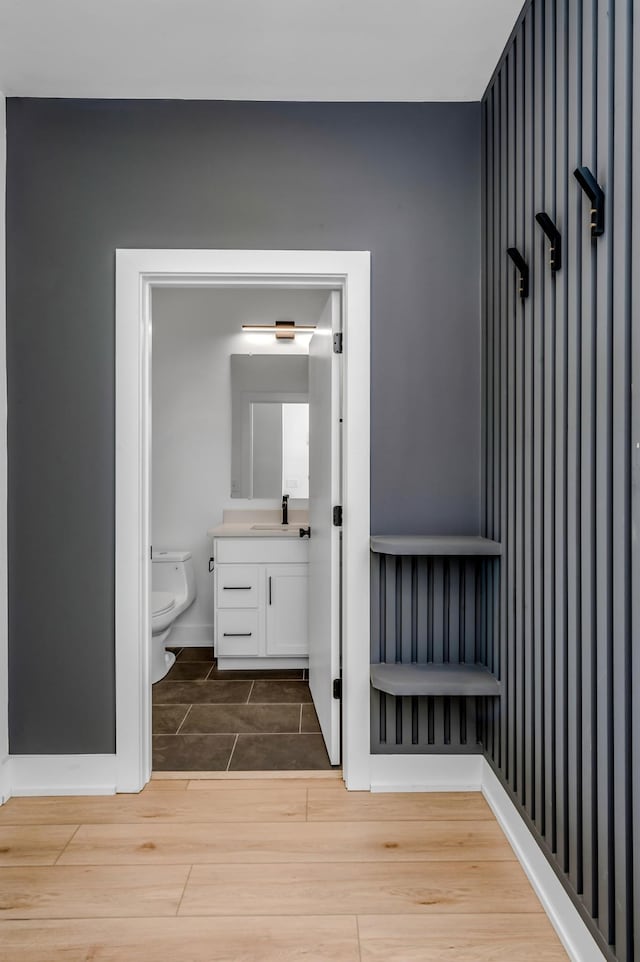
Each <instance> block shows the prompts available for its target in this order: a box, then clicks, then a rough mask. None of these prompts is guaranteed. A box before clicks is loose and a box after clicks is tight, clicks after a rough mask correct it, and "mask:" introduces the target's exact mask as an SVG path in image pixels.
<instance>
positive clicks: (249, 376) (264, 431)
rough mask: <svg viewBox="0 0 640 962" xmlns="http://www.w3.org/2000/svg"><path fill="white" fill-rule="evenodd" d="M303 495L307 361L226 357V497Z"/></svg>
mask: <svg viewBox="0 0 640 962" xmlns="http://www.w3.org/2000/svg"><path fill="white" fill-rule="evenodd" d="M283 494H288V495H290V496H291V497H292V498H308V497H309V358H308V357H307V356H306V355H302V354H297V355H293V356H289V357H282V356H281V355H270V354H250V355H245V354H233V355H232V356H231V497H232V498H268V499H271V498H280V497H282V495H283Z"/></svg>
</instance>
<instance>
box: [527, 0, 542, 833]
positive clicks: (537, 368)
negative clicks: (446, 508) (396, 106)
mask: <svg viewBox="0 0 640 962" xmlns="http://www.w3.org/2000/svg"><path fill="white" fill-rule="evenodd" d="M533 16H534V31H535V33H534V45H533V46H534V51H533V65H532V66H533V72H534V80H533V89H534V108H533V123H534V126H535V129H534V151H533V157H534V176H533V182H534V190H533V195H534V205H535V202H536V201H539V200H541V199H542V198H544V187H545V180H544V178H545V165H544V146H545V145H544V129H545V127H544V116H545V113H544V112H545V86H544V81H545V74H544V70H545V55H544V51H545V33H544V31H545V7H544V5H543V4H541V3H539V4H537V5H536V6H535V8H534V10H533ZM535 229H536V225H535V222H534V220H533V218H532V221H531V231H532V239H531V262H532V265H533V267H534V271H535V274H534V281H533V283H534V285H535V294H534V301H533V305H532V308H533V311H532V313H533V316H532V321H531V324H532V327H533V359H532V364H533V442H532V443H533V452H532V457H533V493H532V499H531V508H530V517H531V522H530V523H531V525H532V528H533V562H532V563H533V569H532V592H533V597H532V615H533V638H532V645H533V664H532V667H531V682H530V684H531V685H532V687H533V697H534V715H535V725H534V739H533V788H534V791H533V794H532V796H531V817H532V819H533V821H534V822H535V823H536V825H537V828H538V831H539V832H540V833H541V834H544V824H545V823H544V798H545V782H544V731H545V707H544V650H543V630H542V628H543V615H544V601H543V590H542V588H543V585H542V577H543V575H542V573H543V564H542V559H543V551H544V540H543V539H544V520H543V519H544V499H543V471H544V460H543V443H544V442H543V429H544V424H543V417H544V408H543V389H544V381H543V372H544V274H543V272H542V271H539V270H537V269H536V268H537V264H536V261H537V258H536V236H535Z"/></svg>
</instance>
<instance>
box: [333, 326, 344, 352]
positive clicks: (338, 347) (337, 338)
mask: <svg viewBox="0 0 640 962" xmlns="http://www.w3.org/2000/svg"><path fill="white" fill-rule="evenodd" d="M333 353H334V354H342V331H340V333H339V334H334V335H333Z"/></svg>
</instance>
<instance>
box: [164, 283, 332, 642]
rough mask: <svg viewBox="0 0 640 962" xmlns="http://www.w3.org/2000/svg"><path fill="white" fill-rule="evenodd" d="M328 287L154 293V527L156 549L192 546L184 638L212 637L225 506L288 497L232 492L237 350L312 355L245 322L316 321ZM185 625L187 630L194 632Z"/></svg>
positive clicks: (300, 343)
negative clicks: (191, 589) (217, 533)
mask: <svg viewBox="0 0 640 962" xmlns="http://www.w3.org/2000/svg"><path fill="white" fill-rule="evenodd" d="M326 299H327V294H326V293H322V292H298V291H239V290H237V291H228V290H197V289H194V290H180V289H159V290H157V291H156V292H155V293H154V295H153V409H152V410H153V429H152V437H153V442H152V443H153V457H152V473H153V474H152V485H151V492H152V532H153V545H154V548H156V549H162V548H182V549H188V550H189V551H191V552H192V553H193V559H194V564H195V568H196V579H197V587H198V598H197V600H196V602H195V603H194V604H193V605H192V607H191V608H190V609H189V610H188V611H186V612H185V613H184V615H182V616H181V618H180V619H178V621H177V622H176V628H177V629H178V630H177V632H176V641H177V643H185V644H186V643H189V644H199V643H206V642H207V641H208V640H209V639H210V638H211V637H212V625H213V598H212V592H211V575H209V572H208V560H209V556H210V553H211V552H210V548H211V545H210V542H209V539H208V538H207V528H211V527H213V526H214V525H216V524H219V523H220V521H221V520H222V511H223V509H225V508H247V507H248V506H254V507H269V508H270V507H277V506H278V505H279V504H280V500H279V499H272V500H268V501H258V500H255V501H245V500H242V499H239V498H233V499H232V498H231V496H230V482H231V377H230V360H229V358H230V356H231V355H232V354H249V353H255V354H279V355H282V354H285V353H287V354H306V353H307V352H308V338H306V337H303V338H296V341H295V342H294V343H291V342H279V343H277V342H276V341H275V338H273V337H270V336H265V335H258V334H254V335H247V334H243V333H242V331H241V325H242V324H243V323H258V322H272V321H275V320H276V319H278V318H291V319H293V320H295V321H296V322H298V323H301V324H313V323H315V322H316V321H317V319H318V317H319V316H320V314H321V313H322V308H323V306H324V304H325V303H326ZM185 629H186V630H185Z"/></svg>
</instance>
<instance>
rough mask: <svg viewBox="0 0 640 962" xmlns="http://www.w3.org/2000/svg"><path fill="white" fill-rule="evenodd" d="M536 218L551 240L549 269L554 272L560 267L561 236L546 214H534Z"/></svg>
mask: <svg viewBox="0 0 640 962" xmlns="http://www.w3.org/2000/svg"><path fill="white" fill-rule="evenodd" d="M536 220H537V221H538V223H539V224H540V227H542V229H543V231H544V232H545V234H546V235H547V237H548V238H549V240H550V241H551V270H552V271H553V273H554V274H555V272H556V271H559V270H560V268H561V267H562V237H561V236H560V231H559V230H558V228H557V227H556V225H555V224H554V223H553V221H552V220H551V218H550V217H549V215H548V214H545V213H544V212H542V213H540V214H536Z"/></svg>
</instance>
